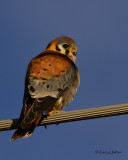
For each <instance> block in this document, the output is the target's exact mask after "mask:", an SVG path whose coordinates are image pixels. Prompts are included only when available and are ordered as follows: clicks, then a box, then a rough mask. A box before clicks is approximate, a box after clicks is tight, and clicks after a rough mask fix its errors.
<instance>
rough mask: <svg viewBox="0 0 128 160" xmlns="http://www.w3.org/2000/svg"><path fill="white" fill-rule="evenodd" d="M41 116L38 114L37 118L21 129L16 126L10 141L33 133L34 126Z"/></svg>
mask: <svg viewBox="0 0 128 160" xmlns="http://www.w3.org/2000/svg"><path fill="white" fill-rule="evenodd" d="M41 117H42V116H39V117H38V118H36V119H35V120H34V121H33V122H32V123H31V124H30V125H29V126H27V127H26V128H24V129H22V128H21V126H19V127H18V128H17V130H16V131H15V133H14V135H13V136H12V138H11V140H10V141H11V142H12V141H15V140H16V139H18V138H22V137H29V136H31V134H32V133H33V131H34V129H35V128H36V126H37V125H38V123H39V122H40V119H41Z"/></svg>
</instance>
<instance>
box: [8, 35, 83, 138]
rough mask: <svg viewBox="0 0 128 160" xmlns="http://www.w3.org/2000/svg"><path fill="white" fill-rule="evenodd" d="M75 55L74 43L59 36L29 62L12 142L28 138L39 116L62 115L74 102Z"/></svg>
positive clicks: (75, 85)
mask: <svg viewBox="0 0 128 160" xmlns="http://www.w3.org/2000/svg"><path fill="white" fill-rule="evenodd" d="M76 55H77V46H76V44H75V42H74V40H72V39H71V38H69V37H65V36H61V37H58V38H56V39H54V40H52V41H51V42H50V43H49V44H48V46H47V48H46V49H45V51H43V52H42V53H40V54H39V55H38V56H36V57H35V58H33V59H32V60H31V61H30V63H29V65H28V69H27V73H26V77H25V91H24V98H23V108H22V111H21V114H20V118H19V122H18V128H17V130H16V131H15V133H14V135H13V137H12V139H11V141H14V140H16V139H18V138H22V137H29V136H31V134H32V133H33V131H34V129H35V128H36V126H37V125H38V124H39V122H40V120H41V118H42V116H44V115H51V114H53V113H59V112H62V110H63V109H64V107H65V106H66V105H67V104H68V103H69V102H70V101H71V100H73V97H74V95H75V93H76V91H77V87H78V85H79V81H80V78H79V71H78V69H77V67H76V65H75V59H76Z"/></svg>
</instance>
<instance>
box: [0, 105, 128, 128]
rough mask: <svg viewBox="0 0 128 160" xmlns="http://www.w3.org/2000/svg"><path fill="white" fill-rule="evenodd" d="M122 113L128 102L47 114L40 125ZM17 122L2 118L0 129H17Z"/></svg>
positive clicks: (127, 109)
mask: <svg viewBox="0 0 128 160" xmlns="http://www.w3.org/2000/svg"><path fill="white" fill-rule="evenodd" d="M122 114H128V103H126V104H119V105H112V106H105V107H97V108H89V109H83V110H75V111H69V112H63V113H57V114H52V115H51V116H47V117H46V118H44V119H43V120H42V121H41V122H40V124H39V126H41V125H44V126H46V125H51V124H59V123H66V122H73V121H80V120H86V119H94V118H101V117H109V116H115V115H122ZM17 123H18V119H9V120H2V121H0V131H6V130H12V129H16V128H17Z"/></svg>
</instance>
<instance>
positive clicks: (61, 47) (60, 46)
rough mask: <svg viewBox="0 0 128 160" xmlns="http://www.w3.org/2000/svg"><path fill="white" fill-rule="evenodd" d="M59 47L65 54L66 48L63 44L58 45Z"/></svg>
mask: <svg viewBox="0 0 128 160" xmlns="http://www.w3.org/2000/svg"><path fill="white" fill-rule="evenodd" d="M58 47H59V49H60V50H61V53H63V54H65V49H64V48H63V46H62V45H61V44H59V45H58Z"/></svg>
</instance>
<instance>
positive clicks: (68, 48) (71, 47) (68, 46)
mask: <svg viewBox="0 0 128 160" xmlns="http://www.w3.org/2000/svg"><path fill="white" fill-rule="evenodd" d="M46 50H52V51H57V52H59V53H60V54H64V55H66V56H68V57H69V58H70V59H71V60H72V61H73V62H75V59H76V54H77V46H76V44H75V42H74V40H72V39H71V38H69V37H65V36H61V37H58V38H56V39H54V40H52V41H51V42H50V43H49V44H48V46H47V48H46Z"/></svg>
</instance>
